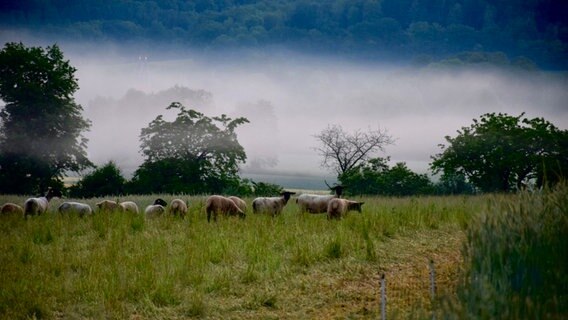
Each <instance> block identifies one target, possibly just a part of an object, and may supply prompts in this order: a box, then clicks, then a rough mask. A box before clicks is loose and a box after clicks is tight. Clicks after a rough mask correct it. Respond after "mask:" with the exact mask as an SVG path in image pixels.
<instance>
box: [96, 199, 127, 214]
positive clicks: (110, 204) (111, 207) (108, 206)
mask: <svg viewBox="0 0 568 320" xmlns="http://www.w3.org/2000/svg"><path fill="white" fill-rule="evenodd" d="M96 205H97V208H98V211H99V212H113V211H123V208H122V207H121V206H120V204H118V202H116V201H112V200H103V201H100V202H97V204H96Z"/></svg>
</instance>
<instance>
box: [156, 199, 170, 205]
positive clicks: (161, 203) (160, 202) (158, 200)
mask: <svg viewBox="0 0 568 320" xmlns="http://www.w3.org/2000/svg"><path fill="white" fill-rule="evenodd" d="M154 204H159V205H161V206H164V207H165V206H167V205H168V203H167V202H166V200H164V199H162V198H158V199H156V200H154Z"/></svg>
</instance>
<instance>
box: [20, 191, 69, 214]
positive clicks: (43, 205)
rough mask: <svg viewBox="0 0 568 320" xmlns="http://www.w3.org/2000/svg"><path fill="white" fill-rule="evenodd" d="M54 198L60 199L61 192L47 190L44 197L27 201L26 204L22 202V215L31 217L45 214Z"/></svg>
mask: <svg viewBox="0 0 568 320" xmlns="http://www.w3.org/2000/svg"><path fill="white" fill-rule="evenodd" d="M54 197H61V192H59V191H55V190H53V189H52V188H48V189H47V193H46V194H45V196H39V197H36V198H29V199H27V200H26V202H24V215H25V216H29V215H32V216H33V215H40V214H42V213H45V212H47V208H48V207H49V201H50V200H51V199H52V198H54Z"/></svg>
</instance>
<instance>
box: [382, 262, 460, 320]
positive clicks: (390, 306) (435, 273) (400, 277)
mask: <svg viewBox="0 0 568 320" xmlns="http://www.w3.org/2000/svg"><path fill="white" fill-rule="evenodd" d="M457 272H458V270H452V269H448V268H438V269H437V266H436V264H435V263H434V261H432V260H430V261H429V262H428V263H424V265H419V266H414V267H408V266H405V267H404V268H403V267H401V268H398V269H396V268H395V269H394V270H390V271H388V272H385V273H383V274H382V275H381V278H380V279H381V280H380V291H379V295H380V300H379V301H380V306H379V310H380V319H382V320H385V319H387V318H388V319H435V318H436V313H437V311H438V309H439V307H440V303H441V302H442V301H447V300H448V299H452V298H454V297H455V291H456V286H457Z"/></svg>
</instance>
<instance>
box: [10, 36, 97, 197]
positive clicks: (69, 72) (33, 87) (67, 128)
mask: <svg viewBox="0 0 568 320" xmlns="http://www.w3.org/2000/svg"><path fill="white" fill-rule="evenodd" d="M75 71H76V69H75V68H74V67H72V66H71V65H70V63H69V61H67V60H64V57H63V53H62V52H61V50H60V49H59V47H57V45H53V46H51V47H47V49H45V50H44V49H43V48H41V47H29V48H28V47H25V46H24V45H23V44H22V43H7V44H6V45H5V47H4V49H2V51H0V98H1V99H2V100H3V101H4V102H5V103H6V105H5V106H4V108H3V109H2V110H1V111H0V193H38V192H40V191H42V190H45V189H46V188H47V187H48V186H52V185H54V184H55V185H61V180H62V177H63V175H64V174H65V172H66V171H75V172H79V171H81V170H83V169H85V168H88V167H90V166H92V163H91V162H90V161H89V159H88V158H87V154H86V151H85V148H86V146H87V139H86V138H85V137H83V136H82V132H83V131H85V130H88V129H89V127H90V122H89V121H88V120H85V119H83V117H82V115H81V112H82V110H83V109H82V107H81V106H80V105H78V104H77V103H75V101H74V99H73V97H72V96H73V93H74V92H75V91H77V89H78V88H79V85H78V83H77V79H76V78H75Z"/></svg>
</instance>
